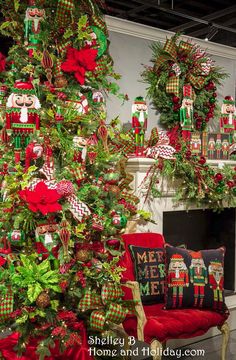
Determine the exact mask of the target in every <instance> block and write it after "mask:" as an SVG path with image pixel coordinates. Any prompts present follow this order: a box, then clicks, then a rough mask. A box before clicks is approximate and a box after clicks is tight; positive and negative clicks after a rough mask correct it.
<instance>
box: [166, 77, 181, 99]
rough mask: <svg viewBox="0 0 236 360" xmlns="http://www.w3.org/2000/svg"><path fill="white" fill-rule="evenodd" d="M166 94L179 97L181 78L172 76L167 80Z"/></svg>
mask: <svg viewBox="0 0 236 360" xmlns="http://www.w3.org/2000/svg"><path fill="white" fill-rule="evenodd" d="M166 92H167V93H168V94H174V95H176V96H179V76H172V77H170V78H169V79H168V80H167V82H166Z"/></svg>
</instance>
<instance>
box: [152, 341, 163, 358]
mask: <svg viewBox="0 0 236 360" xmlns="http://www.w3.org/2000/svg"><path fill="white" fill-rule="evenodd" d="M150 346H151V351H152V356H153V360H161V355H162V348H163V347H162V343H161V342H160V341H158V340H156V339H155V340H153V341H152V342H151V344H150Z"/></svg>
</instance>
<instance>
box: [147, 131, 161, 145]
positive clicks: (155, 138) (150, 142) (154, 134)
mask: <svg viewBox="0 0 236 360" xmlns="http://www.w3.org/2000/svg"><path fill="white" fill-rule="evenodd" d="M158 139H159V134H158V129H157V128H153V129H152V131H151V135H150V138H149V140H148V146H154V145H155V144H156V143H157V141H158Z"/></svg>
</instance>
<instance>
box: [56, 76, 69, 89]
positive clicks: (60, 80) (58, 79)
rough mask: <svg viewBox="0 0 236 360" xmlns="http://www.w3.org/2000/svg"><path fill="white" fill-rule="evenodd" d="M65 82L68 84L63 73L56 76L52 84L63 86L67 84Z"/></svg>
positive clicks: (58, 86) (57, 86)
mask: <svg viewBox="0 0 236 360" xmlns="http://www.w3.org/2000/svg"><path fill="white" fill-rule="evenodd" d="M67 84H68V81H67V79H66V77H65V76H64V75H63V74H61V75H57V76H56V78H55V81H54V85H55V87H56V88H64V87H66V86H67Z"/></svg>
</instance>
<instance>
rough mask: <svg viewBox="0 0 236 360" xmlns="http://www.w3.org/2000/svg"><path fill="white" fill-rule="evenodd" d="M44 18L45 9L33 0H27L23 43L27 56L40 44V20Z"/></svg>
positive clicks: (30, 55) (31, 55)
mask: <svg viewBox="0 0 236 360" xmlns="http://www.w3.org/2000/svg"><path fill="white" fill-rule="evenodd" d="M44 19H45V10H44V9H41V8H40V7H38V6H36V5H35V0H29V7H28V8H27V9H26V14H25V20H24V25H25V45H26V46H27V49H28V53H29V57H33V52H34V50H35V49H37V48H38V46H39V44H40V32H41V22H42V21H43V20H44Z"/></svg>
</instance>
